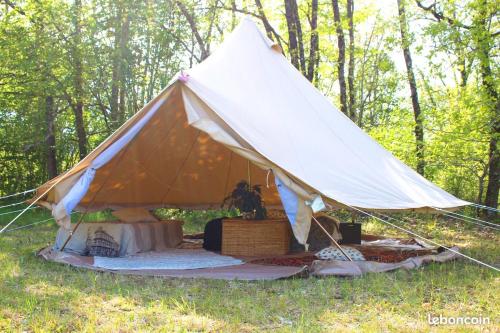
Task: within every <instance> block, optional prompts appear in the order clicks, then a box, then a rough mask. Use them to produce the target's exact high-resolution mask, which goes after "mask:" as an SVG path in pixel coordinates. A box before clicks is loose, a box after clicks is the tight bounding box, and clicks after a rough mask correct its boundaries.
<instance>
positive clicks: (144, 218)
mask: <svg viewBox="0 0 500 333" xmlns="http://www.w3.org/2000/svg"><path fill="white" fill-rule="evenodd" d="M113 215H114V216H115V217H117V218H118V219H119V220H120V221H122V222H129V223H133V222H158V219H157V218H156V217H154V216H153V214H151V213H150V212H149V211H148V210H147V209H144V208H125V209H120V210H115V211H114V212H113Z"/></svg>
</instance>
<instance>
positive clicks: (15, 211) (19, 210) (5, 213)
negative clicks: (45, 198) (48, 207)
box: [0, 207, 40, 216]
mask: <svg viewBox="0 0 500 333" xmlns="http://www.w3.org/2000/svg"><path fill="white" fill-rule="evenodd" d="M35 208H40V207H30V208H29V209H35ZM23 210H24V208H23V209H18V210H13V211H11V212H4V213H0V216H2V215H9V214H14V213H19V212H22V211H23Z"/></svg>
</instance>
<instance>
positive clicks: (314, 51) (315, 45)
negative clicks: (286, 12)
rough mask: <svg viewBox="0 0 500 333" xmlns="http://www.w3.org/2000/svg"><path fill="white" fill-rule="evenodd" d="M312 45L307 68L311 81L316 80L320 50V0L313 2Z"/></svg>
mask: <svg viewBox="0 0 500 333" xmlns="http://www.w3.org/2000/svg"><path fill="white" fill-rule="evenodd" d="M310 43H311V45H310V47H309V67H308V68H307V79H308V80H309V81H311V82H313V81H314V79H315V76H316V73H315V72H316V70H317V67H316V64H317V59H316V58H317V57H318V52H319V38H318V0H312V2H311V41H310Z"/></svg>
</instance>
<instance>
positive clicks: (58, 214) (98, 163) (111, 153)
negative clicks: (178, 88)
mask: <svg viewBox="0 0 500 333" xmlns="http://www.w3.org/2000/svg"><path fill="white" fill-rule="evenodd" d="M164 101H165V99H164V98H161V99H160V100H158V101H157V102H156V103H155V104H154V105H153V106H152V108H151V110H149V112H148V113H147V114H146V115H145V116H144V117H142V119H140V120H139V121H138V122H137V123H136V124H134V126H132V127H131V128H130V129H129V130H128V131H127V132H126V133H125V134H124V135H123V136H122V137H121V138H119V139H118V140H116V141H115V142H114V143H113V144H112V145H110V146H109V147H108V148H107V149H105V150H104V151H103V152H102V153H101V154H99V155H98V156H97V157H96V158H95V159H94V160H93V161H92V164H91V165H90V166H89V167H88V168H87V169H86V170H85V172H84V173H83V175H82V176H81V177H80V178H79V179H78V181H77V182H76V184H75V185H74V186H73V187H72V188H71V190H70V191H69V192H68V193H67V194H66V195H65V196H64V198H63V199H62V200H61V201H60V202H59V203H57V204H56V205H55V206H54V207H53V209H52V215H53V216H54V219H55V220H56V222H57V223H58V224H59V225H61V226H63V227H65V228H66V229H68V228H69V227H70V219H69V216H70V214H71V212H72V211H73V209H74V208H75V207H76V206H77V205H78V203H79V202H80V201H81V200H82V199H83V197H84V196H85V194H86V193H87V191H88V190H89V186H90V184H91V183H92V180H94V177H95V173H96V171H97V170H98V169H99V168H101V167H102V166H104V165H106V164H107V163H108V162H109V161H110V160H111V159H112V158H113V157H115V156H116V155H117V154H118V153H119V152H120V151H121V150H122V149H123V148H124V147H125V146H126V145H127V144H128V143H129V142H130V141H132V139H133V138H134V137H135V136H136V135H137V134H138V133H139V132H140V131H141V129H142V128H143V127H144V126H145V125H146V124H147V123H148V121H149V120H150V119H151V118H152V117H153V116H154V115H155V113H156V111H158V109H159V108H160V106H161V105H162V104H163V102H164Z"/></svg>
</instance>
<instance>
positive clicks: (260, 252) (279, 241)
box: [222, 219, 291, 257]
mask: <svg viewBox="0 0 500 333" xmlns="http://www.w3.org/2000/svg"><path fill="white" fill-rule="evenodd" d="M290 237H291V230H290V225H289V223H288V221H287V220H286V219H276V220H243V219H225V220H224V221H223V222H222V254H227V255H233V256H249V257H254V256H270V255H283V254H287V253H288V252H289V250H290Z"/></svg>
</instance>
